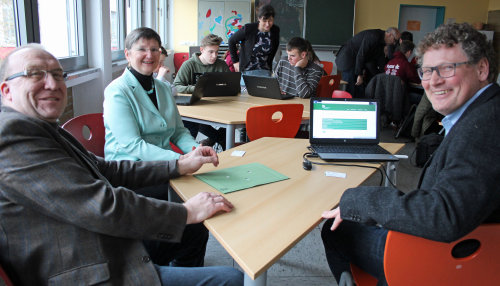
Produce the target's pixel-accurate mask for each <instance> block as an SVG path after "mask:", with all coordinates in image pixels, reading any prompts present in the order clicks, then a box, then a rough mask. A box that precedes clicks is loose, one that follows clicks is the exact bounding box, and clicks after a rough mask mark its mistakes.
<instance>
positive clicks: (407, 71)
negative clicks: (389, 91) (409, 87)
mask: <svg viewBox="0 0 500 286" xmlns="http://www.w3.org/2000/svg"><path fill="white" fill-rule="evenodd" d="M414 48H415V45H414V44H413V43H412V42H410V41H402V42H401V44H400V45H399V47H398V49H397V51H396V52H395V53H394V57H393V58H392V59H391V60H390V61H389V62H388V63H387V64H386V65H385V73H386V74H389V75H395V76H399V77H400V78H401V80H403V81H404V82H405V83H408V82H413V83H420V78H419V77H418V74H417V68H416V67H415V66H414V65H412V64H411V63H410V62H408V57H410V55H411V53H412V52H413V49H414Z"/></svg>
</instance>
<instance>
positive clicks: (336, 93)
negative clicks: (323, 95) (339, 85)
mask: <svg viewBox="0 0 500 286" xmlns="http://www.w3.org/2000/svg"><path fill="white" fill-rule="evenodd" d="M332 98H352V95H351V94H350V93H348V92H347V91H344V90H334V91H333V92H332Z"/></svg>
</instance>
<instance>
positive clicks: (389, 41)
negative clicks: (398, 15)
mask: <svg viewBox="0 0 500 286" xmlns="http://www.w3.org/2000/svg"><path fill="white" fill-rule="evenodd" d="M399 37H400V34H399V31H398V29H397V28H394V27H390V28H388V29H387V30H386V31H383V30H380V29H373V30H364V31H361V32H359V33H358V34H356V35H354V37H352V38H351V39H350V40H349V41H347V42H346V43H345V44H344V45H343V46H342V47H341V48H340V50H339V51H338V52H337V55H336V58H335V63H336V64H337V70H339V71H341V72H342V80H344V81H347V83H348V84H347V91H348V92H349V93H350V94H351V95H352V96H354V97H363V94H356V86H361V85H363V83H364V82H366V83H367V82H368V81H369V80H370V79H371V78H372V77H373V76H374V75H376V74H377V73H381V72H383V71H384V66H385V63H386V61H385V53H384V47H385V46H386V45H394V44H395V43H396V42H397V41H399ZM365 77H366V78H365Z"/></svg>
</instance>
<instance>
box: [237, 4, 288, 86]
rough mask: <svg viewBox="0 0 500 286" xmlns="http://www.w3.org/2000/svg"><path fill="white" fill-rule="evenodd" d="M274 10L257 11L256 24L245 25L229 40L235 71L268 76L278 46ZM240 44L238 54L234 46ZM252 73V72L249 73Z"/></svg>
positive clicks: (277, 28)
mask: <svg viewBox="0 0 500 286" xmlns="http://www.w3.org/2000/svg"><path fill="white" fill-rule="evenodd" d="M274 16H275V12H274V8H273V7H272V6H271V5H264V6H261V7H260V8H259V9H258V12H257V18H258V22H257V23H249V24H245V26H243V28H241V29H240V30H238V31H237V32H236V33H234V34H233V35H232V36H231V38H229V51H230V53H231V59H232V61H233V65H234V68H235V71H237V72H242V73H244V74H250V75H265V76H270V75H271V70H272V68H273V59H274V56H275V55H276V52H277V51H278V47H279V44H280V29H279V27H278V26H276V25H274ZM238 43H240V44H241V46H240V53H239V54H238V53H237V48H236V44H238ZM250 71H252V72H250Z"/></svg>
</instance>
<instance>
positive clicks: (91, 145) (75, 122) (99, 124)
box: [62, 113, 105, 157]
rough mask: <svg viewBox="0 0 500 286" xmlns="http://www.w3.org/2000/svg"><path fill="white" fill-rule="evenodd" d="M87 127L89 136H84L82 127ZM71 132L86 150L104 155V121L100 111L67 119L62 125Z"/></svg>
mask: <svg viewBox="0 0 500 286" xmlns="http://www.w3.org/2000/svg"><path fill="white" fill-rule="evenodd" d="M85 127H87V128H88V130H89V133H90V136H89V137H88V138H86V137H85V136H84V132H85V131H84V128H85ZM62 128H64V129H65V130H66V131H68V132H69V133H71V135H73V137H75V138H76V139H77V140H78V141H79V142H80V143H81V144H82V145H83V147H85V149H87V150H88V151H90V152H92V153H94V154H95V155H97V156H100V157H104V133H105V131H104V121H103V118H102V113H90V114H84V115H80V116H77V117H74V118H71V119H70V120H68V122H66V123H64V125H63V126H62Z"/></svg>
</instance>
